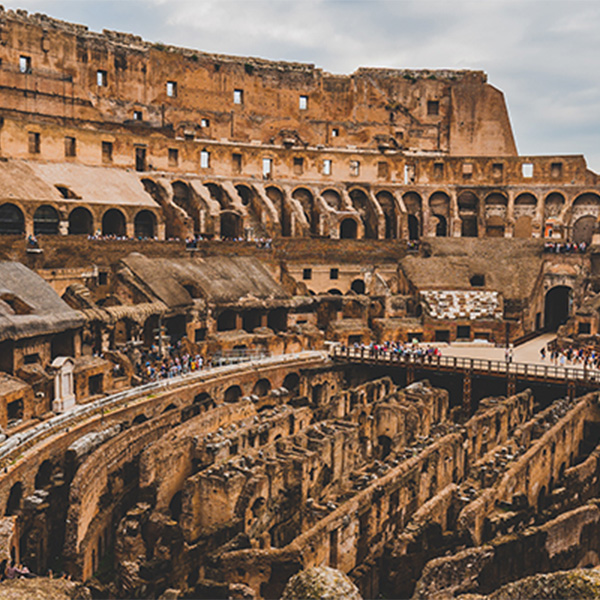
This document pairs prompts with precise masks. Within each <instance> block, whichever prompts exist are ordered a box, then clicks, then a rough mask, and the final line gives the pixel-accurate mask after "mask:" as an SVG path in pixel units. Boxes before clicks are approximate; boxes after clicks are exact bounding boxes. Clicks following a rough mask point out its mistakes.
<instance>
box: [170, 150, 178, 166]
mask: <svg viewBox="0 0 600 600" xmlns="http://www.w3.org/2000/svg"><path fill="white" fill-rule="evenodd" d="M178 164H179V150H178V149H177V148H169V166H170V167H176V166H177V165H178Z"/></svg>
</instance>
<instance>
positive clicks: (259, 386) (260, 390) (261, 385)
mask: <svg viewBox="0 0 600 600" xmlns="http://www.w3.org/2000/svg"><path fill="white" fill-rule="evenodd" d="M270 391H271V382H270V381H269V380H268V379H265V378H263V379H259V380H258V381H257V382H256V383H255V384H254V387H253V388H252V393H253V394H254V395H255V396H258V397H259V398H262V397H263V396H266V395H267V394H268V393H269V392H270Z"/></svg>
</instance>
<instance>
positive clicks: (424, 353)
mask: <svg viewBox="0 0 600 600" xmlns="http://www.w3.org/2000/svg"><path fill="white" fill-rule="evenodd" d="M347 348H348V346H345V345H343V344H342V351H344V352H345V351H346V349H347ZM349 348H350V349H351V350H355V351H357V350H358V351H361V352H362V353H363V354H366V355H367V356H369V357H370V358H377V357H387V356H398V357H399V358H407V357H414V358H417V359H425V360H432V359H433V358H437V357H438V356H441V355H442V351H441V350H440V349H439V348H438V347H437V346H432V345H430V344H428V345H426V346H423V345H421V344H419V343H418V342H417V341H413V342H382V343H375V342H371V343H370V344H358V343H357V344H353V345H350V346H349Z"/></svg>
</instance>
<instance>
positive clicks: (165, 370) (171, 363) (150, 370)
mask: <svg viewBox="0 0 600 600" xmlns="http://www.w3.org/2000/svg"><path fill="white" fill-rule="evenodd" d="M204 366H205V364H204V359H203V357H202V356H201V355H200V354H191V353H189V352H187V351H185V350H184V349H183V348H182V347H181V344H180V343H178V344H177V345H176V346H173V345H171V344H170V345H169V346H167V348H166V350H165V351H164V353H163V354H161V353H160V351H159V349H158V346H156V345H152V346H151V347H150V348H149V349H148V350H141V351H140V357H139V359H138V360H137V361H136V363H135V366H134V368H135V372H136V375H137V376H138V377H139V378H140V379H142V381H144V382H148V381H157V380H159V379H170V378H171V377H177V376H178V375H185V374H187V373H193V372H194V371H200V370H201V369H202V368H203V367H204Z"/></svg>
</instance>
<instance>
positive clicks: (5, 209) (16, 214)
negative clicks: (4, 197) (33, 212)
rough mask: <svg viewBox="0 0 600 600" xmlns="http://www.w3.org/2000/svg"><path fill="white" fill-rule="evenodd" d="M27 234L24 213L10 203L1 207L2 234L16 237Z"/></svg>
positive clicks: (0, 231) (0, 225)
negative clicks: (15, 235)
mask: <svg viewBox="0 0 600 600" xmlns="http://www.w3.org/2000/svg"><path fill="white" fill-rule="evenodd" d="M21 233H25V217H24V216H23V211H22V210H21V209H20V208H19V207H18V206H16V205H15V204H11V203H10V202H8V203H6V204H3V205H2V206H0V234H7V235H14V234H21Z"/></svg>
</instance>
